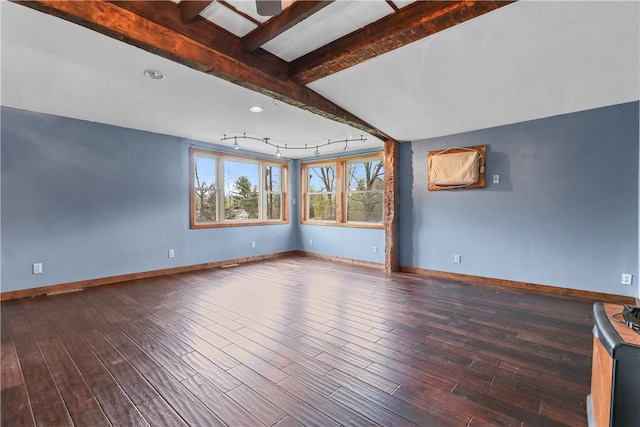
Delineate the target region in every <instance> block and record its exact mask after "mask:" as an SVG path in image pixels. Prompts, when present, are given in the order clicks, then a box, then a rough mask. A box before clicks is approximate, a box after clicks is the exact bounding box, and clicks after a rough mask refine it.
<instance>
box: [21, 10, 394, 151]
mask: <svg viewBox="0 0 640 427" xmlns="http://www.w3.org/2000/svg"><path fill="white" fill-rule="evenodd" d="M16 3H19V4H22V5H24V6H27V7H30V8H32V9H36V10H40V11H42V12H44V13H47V14H50V15H53V16H57V17H59V18H63V19H65V20H68V21H71V22H74V23H76V24H79V25H82V26H84V27H86V28H89V29H91V30H94V31H97V32H99V33H102V34H105V35H107V36H109V37H113V38H115V39H117V40H120V41H123V42H125V43H129V44H131V45H133V46H137V47H139V48H141V49H144V50H146V51H148V52H151V53H153V54H156V55H159V56H162V57H164V58H167V59H169V60H171V61H174V62H177V63H180V64H183V65H186V66H188V67H190V68H193V69H195V70H198V71H201V72H204V73H207V74H211V75H214V76H216V77H219V78H222V79H224V80H227V81H229V82H232V83H235V84H237V85H239V86H242V87H245V88H247V89H250V90H254V91H256V92H259V93H262V94H264V95H266V96H269V97H271V98H273V99H276V100H279V101H282V102H285V103H288V104H290V105H293V106H295V107H298V108H301V109H304V110H307V111H310V112H312V113H315V114H318V115H320V116H323V117H325V118H328V119H331V120H334V121H337V122H340V123H345V124H347V125H349V126H352V127H354V128H357V129H360V130H362V131H364V132H367V133H369V134H371V135H373V136H375V137H377V138H380V139H382V140H386V139H388V138H389V137H388V136H387V135H385V134H384V132H382V131H380V130H378V129H376V128H375V127H373V126H371V125H370V124H368V123H366V122H364V121H363V120H361V119H360V118H358V117H356V116H354V115H353V114H351V113H349V112H348V111H346V110H344V109H342V108H341V107H339V106H337V105H336V104H334V103H332V102H331V101H329V100H327V99H326V98H324V97H322V96H320V95H319V94H318V93H316V92H314V91H312V90H311V89H309V88H307V87H305V86H303V85H300V84H298V83H295V82H293V81H290V80H286V79H280V78H277V77H276V73H274V72H273V71H272V70H271V69H270V66H269V64H264V63H261V62H260V61H259V57H258V56H254V61H253V62H251V63H250V62H248V61H246V60H243V59H244V56H242V55H240V54H239V53H238V52H239V51H240V46H239V45H240V42H239V39H237V38H235V40H236V43H235V46H233V47H232V48H230V49H227V50H226V51H220V50H218V49H216V48H213V47H211V45H210V44H213V45H216V43H220V42H221V41H220V40H215V37H216V36H215V35H214V36H211V35H210V36H208V37H205V36H204V35H203V34H200V33H197V32H196V34H190V35H191V36H188V35H187V34H189V30H188V28H191V27H192V26H194V24H196V23H198V22H199V20H198V19H196V21H194V22H193V23H191V24H188V25H187V24H183V23H181V22H180V17H179V16H180V13H179V10H178V9H177V5H174V4H173V3H171V2H153V1H152V2H131V1H124V2H107V1H82V2H77V1H57V0H32V1H16ZM116 3H117V4H116ZM121 5H124V6H126V7H123V6H121ZM167 5H169V6H171V7H173V13H172V14H169V15H171V16H167V14H166V13H163V12H162V11H160V12H158V11H157V9H164V8H166V6H167ZM133 10H136V11H137V12H133ZM165 12H166V11H165ZM145 15H157V16H155V18H154V19H149V18H147V17H146V16H145ZM164 21H169V23H170V25H162V24H160V23H159V22H164ZM187 27H188V28H187ZM210 27H212V28H214V26H213V25H211V26H210ZM178 29H179V30H178ZM203 39H206V40H207V41H209V43H207V42H205V40H203ZM227 39H234V36H232V35H230V34H229V35H228V37H227ZM229 50H231V51H232V52H235V55H234V54H232V53H228V51H229ZM251 56H253V55H251ZM256 61H257V62H256ZM285 64H286V63H285ZM278 74H279V73H278Z"/></svg>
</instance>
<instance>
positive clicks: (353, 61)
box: [290, 0, 515, 84]
mask: <svg viewBox="0 0 640 427" xmlns="http://www.w3.org/2000/svg"><path fill="white" fill-rule="evenodd" d="M514 1H515V0H509V1H417V2H415V3H413V4H411V5H409V6H406V7H404V8H402V9H400V10H399V11H398V12H396V13H394V14H392V15H389V16H387V17H385V18H382V19H380V20H378V21H376V22H373V23H371V24H369V25H367V26H366V27H363V28H361V29H360V30H357V31H354V32H353V33H350V34H347V35H346V36H344V37H342V38H340V39H338V40H336V41H334V42H332V43H329V44H327V45H325V46H322V47H320V48H318V49H316V50H314V51H313V52H310V53H308V54H306V55H304V56H302V57H300V58H298V59H296V60H295V61H293V62H291V64H290V69H291V78H292V79H293V80H295V81H297V82H298V83H300V84H307V83H311V82H313V81H316V80H318V79H321V78H323V77H326V76H329V75H331V74H333V73H336V72H338V71H342V70H344V69H346V68H349V67H352V66H354V65H357V64H359V63H361V62H364V61H366V60H367V59H371V58H374V57H376V56H378V55H382V54H384V53H387V52H390V51H392V50H394V49H397V48H399V47H402V46H404V45H407V44H409V43H412V42H414V41H417V40H420V39H423V38H425V37H427V36H430V35H432V34H435V33H437V32H440V31H443V30H445V29H447V28H450V27H453V26H454V25H457V24H460V23H462V22H465V21H468V20H470V19H473V18H475V17H478V16H480V15H483V14H485V13H488V12H491V11H492V10H495V9H497V8H499V7H502V6H505V5H508V4H510V3H513V2H514Z"/></svg>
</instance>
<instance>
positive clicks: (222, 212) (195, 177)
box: [191, 148, 287, 228]
mask: <svg viewBox="0 0 640 427" xmlns="http://www.w3.org/2000/svg"><path fill="white" fill-rule="evenodd" d="M286 176H287V164H286V163H280V162H272V161H266V160H261V159H257V158H250V157H247V158H244V157H239V156H233V155H229V154H223V153H216V152H213V151H206V150H200V149H195V148H192V149H191V188H192V192H191V228H203V227H220V226H230V225H256V224H271V223H283V222H287V210H286V206H287V204H286Z"/></svg>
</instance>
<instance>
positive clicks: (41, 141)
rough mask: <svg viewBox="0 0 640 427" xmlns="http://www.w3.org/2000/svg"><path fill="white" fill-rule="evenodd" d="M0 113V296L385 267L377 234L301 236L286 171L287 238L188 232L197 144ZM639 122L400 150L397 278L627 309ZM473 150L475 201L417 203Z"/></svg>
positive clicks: (600, 118)
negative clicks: (237, 262)
mask: <svg viewBox="0 0 640 427" xmlns="http://www.w3.org/2000/svg"><path fill="white" fill-rule="evenodd" d="M1 111H2V116H1V119H2V127H1V153H2V154H1V177H2V181H1V192H2V193H1V195H2V209H1V216H0V219H1V237H2V239H1V249H2V257H1V264H0V265H1V267H2V271H1V276H0V277H1V286H2V291H3V292H7V291H12V290H17V289H26V288H33V287H39V286H47V285H52V284H58V283H68V282H73V281H78V280H88V279H94V278H101V277H109V276H116V275H122V274H129V273H136V272H143V271H151V270H158V269H164V268H171V267H178V266H186V265H193V264H199V263H206V262H215V261H224V260H227V259H235V258H243V257H250V256H258V255H263V254H270V253H277V252H284V251H289V250H295V249H300V250H305V251H309V252H315V253H319V254H325V255H333V256H339V257H345V258H353V259H358V260H364V261H370V262H377V263H383V261H384V231H383V230H379V229H360V228H351V227H326V226H313V225H300V224H299V218H300V216H299V215H300V214H299V209H298V207H299V205H300V203H299V202H300V201H299V190H300V187H299V176H300V162H298V161H293V162H291V164H290V166H291V167H290V185H291V187H290V189H291V195H292V199H294V198H295V199H296V200H295V204H293V200H292V203H291V205H290V219H291V221H290V223H289V224H286V225H274V226H251V227H230V228H217V229H204V230H191V229H189V170H188V168H189V161H188V158H189V147H190V146H191V145H201V146H209V145H208V144H204V143H199V142H196V141H188V140H184V139H181V138H176V137H170V136H166V135H158V134H152V133H148V132H141V131H135V130H131V129H124V128H119V127H114V126H109V125H102V124H96V123H90V122H85V121H79V120H73V119H66V118H61V117H55V116H49V115H44V114H37V113H31V112H26V111H22V110H16V109H11V108H6V107H3V108H2V110H1ZM638 115H639V108H638V103H637V102H635V103H629V104H623V105H618V106H613V107H607V108H601V109H596V110H591V111H585V112H580V113H575V114H569V115H563V116H557V117H552V118H548V119H542V120H536V121H532V122H525V123H519V124H514V125H509V126H502V127H498V128H492V129H484V130H479V131H474V132H469V133H465V134H460V135H452V136H447V137H442V138H433V139H429V140H423V141H416V142H413V143H404V144H401V145H400V172H399V178H400V195H399V196H400V203H399V220H400V224H399V233H400V242H399V243H400V244H399V247H400V254H399V259H400V264H401V265H403V266H412V267H418V268H423V269H430V270H440V271H449V272H457V273H462V274H471V275H477V276H484V277H494V278H499V279H506V280H516V281H523V282H529V283H537V284H545V285H555V286H562V287H567V288H574V289H582V290H589V291H596V292H606V293H612V294H618V295H629V296H634V295H637V294H638V292H639V291H638V290H637V289H638V286H637V283H638V282H639V280H638V279H640V277H638V262H639V259H640V254H639V247H638V242H639V241H640V239H639V236H640V233H639V230H638V222H639V221H640V213H639V211H638V199H639V194H640V193H639V186H638V184H639V174H638V161H639V159H640V153H639V151H638V128H639V123H638ZM479 144H487V145H488V156H487V157H488V159H487V161H488V164H487V177H488V181H489V183H488V186H487V188H486V189H482V190H460V191H440V192H429V191H427V188H426V185H427V178H426V158H427V153H428V151H430V150H435V149H441V148H446V147H453V146H468V145H479ZM214 148H218V149H219V148H220V147H214ZM494 174H500V178H501V183H500V184H497V185H496V184H491V176H492V175H494ZM309 239H312V240H313V245H309ZM251 241H256V248H255V249H251ZM373 246H377V247H378V254H373V252H372V248H373ZM168 249H174V250H175V251H176V257H175V258H168V257H167V250H168ZM454 254H460V255H462V263H461V264H454V263H453V255H454ZM34 262H42V263H43V269H44V273H43V274H41V275H34V274H32V273H31V264H32V263H34ZM623 272H624V273H632V274H633V275H634V283H635V286H633V287H628V286H623V285H621V284H620V274H621V273H623Z"/></svg>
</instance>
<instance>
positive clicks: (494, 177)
mask: <svg viewBox="0 0 640 427" xmlns="http://www.w3.org/2000/svg"><path fill="white" fill-rule="evenodd" d="M493 183H494V184H500V175H493Z"/></svg>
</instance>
